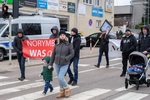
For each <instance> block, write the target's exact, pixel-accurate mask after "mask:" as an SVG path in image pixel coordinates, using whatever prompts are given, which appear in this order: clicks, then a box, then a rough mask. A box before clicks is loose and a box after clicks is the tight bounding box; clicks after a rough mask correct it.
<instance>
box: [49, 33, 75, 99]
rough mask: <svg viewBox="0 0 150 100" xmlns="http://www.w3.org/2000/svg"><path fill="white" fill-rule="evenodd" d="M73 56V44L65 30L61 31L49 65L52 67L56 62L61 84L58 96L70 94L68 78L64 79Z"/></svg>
mask: <svg viewBox="0 0 150 100" xmlns="http://www.w3.org/2000/svg"><path fill="white" fill-rule="evenodd" d="M73 56H74V49H73V45H72V44H71V43H69V41H68V38H67V37H66V33H65V31H60V32H59V38H58V39H57V44H56V45H55V47H54V50H53V53H52V56H51V61H50V66H49V67H50V68H51V67H52V66H53V63H54V62H55V70H56V73H57V76H58V82H59V86H60V93H59V94H58V95H57V98H61V97H69V96H70V89H69V86H68V84H67V82H66V80H65V79H64V76H65V74H66V72H67V70H68V66H69V63H70V60H71V59H72V58H73Z"/></svg>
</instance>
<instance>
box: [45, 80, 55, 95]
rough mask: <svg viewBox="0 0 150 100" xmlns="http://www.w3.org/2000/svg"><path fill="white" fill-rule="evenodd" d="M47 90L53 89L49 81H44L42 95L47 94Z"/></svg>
mask: <svg viewBox="0 0 150 100" xmlns="http://www.w3.org/2000/svg"><path fill="white" fill-rule="evenodd" d="M48 88H50V90H52V89H53V86H52V85H51V84H50V81H45V86H44V92H43V93H45V94H46V93H47V90H48Z"/></svg>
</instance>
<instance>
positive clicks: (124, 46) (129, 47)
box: [120, 34, 137, 53]
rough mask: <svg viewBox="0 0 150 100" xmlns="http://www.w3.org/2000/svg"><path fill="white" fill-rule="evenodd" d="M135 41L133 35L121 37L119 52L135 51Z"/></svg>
mask: <svg viewBox="0 0 150 100" xmlns="http://www.w3.org/2000/svg"><path fill="white" fill-rule="evenodd" d="M136 47H137V41H136V38H135V37H134V35H132V34H131V35H130V36H129V37H127V36H123V37H122V40H121V43H120V50H121V51H122V52H123V53H131V52H133V51H135V50H136Z"/></svg>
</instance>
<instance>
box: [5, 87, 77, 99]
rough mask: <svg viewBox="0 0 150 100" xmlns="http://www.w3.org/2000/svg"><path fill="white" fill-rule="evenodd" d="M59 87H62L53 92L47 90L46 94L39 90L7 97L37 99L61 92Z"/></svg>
mask: <svg viewBox="0 0 150 100" xmlns="http://www.w3.org/2000/svg"><path fill="white" fill-rule="evenodd" d="M69 87H70V89H75V88H78V86H69ZM59 89H60V87H55V88H54V90H53V92H51V93H49V91H47V94H46V95H43V94H42V92H43V91H38V92H34V93H30V94H26V95H22V96H18V97H14V98H10V99H7V100H35V99H39V98H42V97H46V96H50V95H53V94H57V93H59Z"/></svg>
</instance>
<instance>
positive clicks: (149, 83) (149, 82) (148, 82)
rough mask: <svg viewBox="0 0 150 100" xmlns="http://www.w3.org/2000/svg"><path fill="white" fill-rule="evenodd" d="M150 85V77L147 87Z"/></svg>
mask: <svg viewBox="0 0 150 100" xmlns="http://www.w3.org/2000/svg"><path fill="white" fill-rule="evenodd" d="M149 85H150V79H147V87H149Z"/></svg>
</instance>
